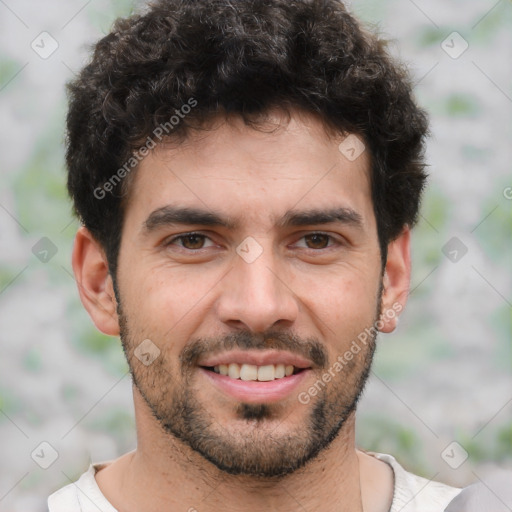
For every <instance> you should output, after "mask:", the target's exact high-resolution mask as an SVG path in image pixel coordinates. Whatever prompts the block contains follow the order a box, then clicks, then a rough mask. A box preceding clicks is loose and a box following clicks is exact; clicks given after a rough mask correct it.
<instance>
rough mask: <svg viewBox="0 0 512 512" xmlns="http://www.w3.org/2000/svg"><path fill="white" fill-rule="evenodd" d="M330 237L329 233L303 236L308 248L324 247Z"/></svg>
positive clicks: (327, 244)
mask: <svg viewBox="0 0 512 512" xmlns="http://www.w3.org/2000/svg"><path fill="white" fill-rule="evenodd" d="M330 238H331V237H330V236H329V235H324V234H322V233H315V234H313V235H306V236H305V237H304V239H305V240H306V244H307V246H308V247H309V248H310V249H325V248H326V247H328V246H329V239H330Z"/></svg>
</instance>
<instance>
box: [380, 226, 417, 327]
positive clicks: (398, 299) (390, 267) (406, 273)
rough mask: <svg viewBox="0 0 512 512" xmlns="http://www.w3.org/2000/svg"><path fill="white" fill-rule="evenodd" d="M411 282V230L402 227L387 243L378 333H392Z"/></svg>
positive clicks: (405, 300)
mask: <svg viewBox="0 0 512 512" xmlns="http://www.w3.org/2000/svg"><path fill="white" fill-rule="evenodd" d="M410 280H411V230H410V229H409V227H408V226H406V227H404V229H403V230H402V232H401V234H400V235H399V236H398V238H396V239H395V240H393V241H392V242H390V243H389V245H388V258H387V261H386V267H385V270H384V276H383V292H382V311H381V315H380V319H379V320H380V324H379V325H380V326H382V327H379V331H381V332H386V333H389V332H393V331H394V330H395V329H396V326H397V324H398V316H399V314H400V313H401V312H402V310H403V308H404V307H405V303H406V302H407V296H408V293H409V285H410Z"/></svg>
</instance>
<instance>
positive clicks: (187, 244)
mask: <svg viewBox="0 0 512 512" xmlns="http://www.w3.org/2000/svg"><path fill="white" fill-rule="evenodd" d="M272 119H273V121H274V122H276V123H281V127H280V128H279V129H278V130H277V131H274V132H273V133H268V132H263V131H257V130H254V129H253V128H250V127H248V126H245V125H244V123H243V122H242V121H241V120H239V119H232V120H230V121H229V122H219V123H217V124H216V125H215V126H213V127H212V128H211V130H210V131H205V132H201V133H200V134H192V135H191V136H190V137H189V138H188V139H187V140H186V141H185V142H183V143H182V144H179V145H178V144H176V145H173V146H158V147H157V148H156V149H155V150H154V151H153V152H152V153H151V154H150V155H149V156H147V157H146V158H145V159H144V160H143V161H142V162H141V164H140V167H139V168H138V170H137V173H136V175H135V176H134V180H133V182H132V183H131V195H130V198H129V201H128V204H127V208H126V213H125V223H124V227H123V233H122V242H121V248H120V253H119V262H118V263H119V266H118V274H117V290H116V292H117V293H116V296H117V301H118V304H117V305H118V308H117V314H118V320H119V328H120V333H121V338H122V342H123V346H124V350H125V353H126V355H127V359H128V361H129V365H130V369H131V372H132V376H133V380H134V385H135V392H136V393H139V394H140V396H141V397H143V399H144V401H145V403H146V405H147V409H148V410H149V411H151V415H152V417H153V421H155V422H158V424H159V425H160V426H161V427H162V428H163V432H165V435H168V436H172V437H173V438H174V439H176V438H177V439H179V440H180V441H181V442H183V443H185V444H186V445H188V446H189V447H191V448H192V449H193V450H195V451H196V452H198V453H200V454H201V455H202V456H203V457H204V458H205V459H207V460H209V461H210V462H212V463H213V464H214V465H216V466H217V467H218V468H220V469H222V470H224V471H227V472H229V473H233V474H247V475H260V476H278V475H280V476H282V475H285V474H288V473H290V472H292V471H295V470H296V469H298V468H299V467H301V466H303V465H304V464H305V463H306V462H307V461H308V460H310V459H312V458H313V457H314V456H315V455H316V454H317V453H319V452H320V450H322V449H323V448H325V447H327V446H328V445H329V443H330V442H331V441H332V440H333V439H334V438H335V437H336V434H338V432H339V430H340V429H341V428H342V427H343V425H344V422H345V421H346V419H347V417H348V416H349V414H350V413H351V412H353V410H354V408H355V405H356V402H357V399H358V397H359V395H360V393H361V391H362V388H363V386H364V383H365V380H366V377H367V375H368V372H369V369H370V364H371V359H372V355H373V350H374V347H375V343H374V342H375V340H374V336H373V334H372V335H371V336H367V337H366V340H365V342H364V343H363V342H361V339H362V338H361V334H362V333H364V332H365V329H370V328H371V327H372V326H374V325H375V322H376V321H377V320H378V316H379V313H381V311H382V307H390V302H392V298H391V297H390V296H389V290H385V295H384V297H385V300H384V299H383V301H381V291H382V288H381V286H382V268H381V263H380V250H379V245H378V237H377V229H376V222H375V218H374V213H373V207H372V200H371V191H370V180H369V157H368V155H367V153H366V152H363V153H362V154H361V156H359V157H358V158H357V159H355V160H353V161H352V160H350V159H348V158H346V157H345V156H344V155H343V154H342V153H341V152H340V150H339V148H338V146H339V144H340V142H341V141H342V140H343V137H341V136H340V137H339V138H337V139H334V138H329V137H328V136H327V135H326V133H325V132H324V130H323V128H322V125H321V123H320V122H319V121H318V120H317V119H315V118H313V117H311V116H305V115H298V113H294V114H293V115H292V118H291V120H290V121H289V122H288V123H286V122H285V121H284V118H283V117H281V116H280V115H279V114H277V113H274V114H273V118H272ZM393 254H394V253H393V251H391V258H393ZM384 285H386V283H384ZM384 302H385V304H384ZM386 304H387V306H386ZM385 325H386V326H387V325H388V324H387V323H386V324H385ZM366 332H368V331H366ZM373 332H375V331H374V330H373V331H372V333H373ZM358 336H359V340H360V341H359V342H358V343H356V345H357V346H358V348H359V351H358V352H357V353H355V355H353V357H352V358H348V357H345V356H344V354H345V353H346V352H347V351H348V350H349V349H350V348H351V347H353V346H354V341H356V342H357V340H358ZM144 340H145V341H144ZM337 361H338V364H336V362H337ZM340 366H341V369H340ZM226 374H227V375H226ZM327 374H329V375H330V376H331V377H330V378H327V377H325V376H326V375H327Z"/></svg>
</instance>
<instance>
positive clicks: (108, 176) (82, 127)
mask: <svg viewBox="0 0 512 512" xmlns="http://www.w3.org/2000/svg"><path fill="white" fill-rule="evenodd" d="M68 94H69V111H68V115H67V141H66V143H67V152H66V162H67V167H68V171H69V172H68V190H69V193H70V195H71V197H72V199H73V202H74V208H75V212H76V213H77V215H78V216H79V218H80V220H81V221H82V223H83V224H84V225H85V226H86V227H87V228H88V229H89V230H90V231H91V233H92V234H93V236H94V237H95V238H96V239H97V240H98V242H99V243H100V244H101V245H102V247H103V248H104V250H105V253H106V256H107V259H108V262H109V270H110V273H111V274H112V277H113V278H114V280H115V273H116V263H117V256H118V252H119V246H120V239H121V231H122V226H123V212H124V208H125V201H124V198H125V197H126V194H127V193H128V189H127V187H129V186H130V185H129V184H130V181H131V180H129V179H126V177H127V176H128V175H129V173H130V171H131V169H132V167H133V172H132V174H133V173H134V172H136V164H137V163H138V161H139V160H140V159H141V154H142V155H143V154H145V152H144V151H146V152H147V150H148V147H149V148H151V147H152V146H151V145H150V142H154V139H155V134H156V135H158V136H159V137H158V138H162V134H163V135H164V136H165V137H176V138H185V137H186V135H187V133H188V131H189V130H190V129H193V128H194V127H198V126H201V125H202V124H204V122H205V121H208V120H211V119H214V118H215V116H218V115H220V114H227V115H239V116H241V117H242V119H243V120H244V122H245V123H247V124H249V125H251V126H253V127H254V128H258V126H259V125H261V120H262V119H263V118H264V116H265V114H266V113H268V112H269V111H270V110H271V109H272V108H275V107H279V108H282V109H283V110H284V111H286V112H288V113H289V112H290V109H293V108H298V109H302V110H305V111H306V112H309V113H313V114H315V115H317V116H319V117H320V119H321V120H322V122H323V124H324V126H325V127H326V129H327V130H331V131H333V130H334V132H335V133H336V132H337V133H339V134H350V133H353V134H357V135H358V136H359V137H361V138H362V140H363V141H364V144H365V146H366V147H367V149H368V150H369V154H370V155H371V184H372V200H373V207H374V212H375V217H376V222H377V228H378V236H379V244H380V248H381V255H382V262H383V264H384V263H385V261H386V258H387V245H388V243H389V242H390V241H392V240H393V239H394V238H396V237H397V236H398V235H399V234H400V232H401V231H402V230H403V228H404V226H406V225H409V226H412V225H414V223H415V222H416V220H417V215H418V209H419V204H420V198H421V192H422V190H423V187H424V184H425V179H426V172H425V167H426V165H425V162H424V144H425V137H426V135H427V132H428V123H427V116H426V114H425V112H424V111H423V110H422V109H421V108H419V107H418V106H417V105H416V103H415V101H414V98H413V95H412V84H411V79H410V77H409V75H408V72H407V69H406V68H405V66H404V65H403V64H402V63H400V62H398V61H396V60H395V59H393V58H392V57H391V56H390V55H389V53H388V51H387V48H386V42H385V41H383V40H382V39H380V38H378V37H377V36H376V35H373V34H371V33H370V32H368V31H366V30H365V29H363V28H362V27H361V26H360V24H359V23H358V22H357V20H356V19H355V18H354V17H353V16H352V15H351V14H349V13H348V12H347V10H346V8H345V6H344V5H343V3H342V2H341V1H339V0H159V1H157V2H155V3H152V4H150V5H149V6H148V8H147V10H146V11H145V12H143V13H139V14H134V15H132V16H130V17H128V18H125V19H118V20H116V21H115V23H114V26H113V28H112V31H111V32H110V33H109V34H108V35H107V36H105V37H103V38H102V39H101V40H99V41H98V42H97V43H96V45H95V47H94V52H93V55H92V59H91V61H90V63H89V64H88V65H86V66H85V67H84V68H83V69H82V71H81V72H80V74H79V75H78V76H77V77H76V78H75V79H74V80H73V81H72V82H70V83H69V84H68ZM192 107H193V108H192ZM185 113H186V114H187V115H184V114H185ZM173 119H174V121H173ZM176 120H178V122H176ZM162 127H164V128H165V132H164V131H163V130H162ZM141 146H142V147H141ZM135 157H137V158H135ZM130 176H131V174H130ZM118 182H119V183H118ZM116 185H118V186H116ZM130 192H131V191H130Z"/></svg>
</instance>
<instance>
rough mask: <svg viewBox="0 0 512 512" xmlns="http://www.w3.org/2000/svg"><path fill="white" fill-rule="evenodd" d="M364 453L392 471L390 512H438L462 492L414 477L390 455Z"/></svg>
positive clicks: (439, 483)
mask: <svg viewBox="0 0 512 512" xmlns="http://www.w3.org/2000/svg"><path fill="white" fill-rule="evenodd" d="M366 453H368V455H372V456H373V457H376V458H377V459H379V460H382V461H384V462H386V463H388V464H389V465H390V466H391V467H392V469H393V473H394V475H395V485H394V494H393V503H392V505H391V510H390V512H398V511H401V512H440V511H442V510H444V509H445V508H446V507H447V506H448V504H449V503H450V501H452V500H453V498H455V496H457V495H458V494H459V493H460V492H461V490H462V489H459V488H458V487H451V486H449V485H446V484H443V483H441V482H436V481H435V480H429V479H427V478H423V477H421V476H418V475H414V474H413V473H410V472H408V471H406V470H405V469H404V468H403V467H402V466H401V465H400V464H399V463H398V461H397V460H396V459H395V458H394V457H393V456H392V455H388V454H386V453H375V452H366Z"/></svg>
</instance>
